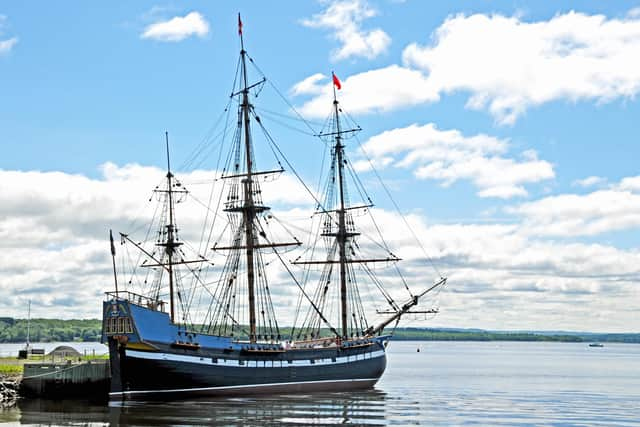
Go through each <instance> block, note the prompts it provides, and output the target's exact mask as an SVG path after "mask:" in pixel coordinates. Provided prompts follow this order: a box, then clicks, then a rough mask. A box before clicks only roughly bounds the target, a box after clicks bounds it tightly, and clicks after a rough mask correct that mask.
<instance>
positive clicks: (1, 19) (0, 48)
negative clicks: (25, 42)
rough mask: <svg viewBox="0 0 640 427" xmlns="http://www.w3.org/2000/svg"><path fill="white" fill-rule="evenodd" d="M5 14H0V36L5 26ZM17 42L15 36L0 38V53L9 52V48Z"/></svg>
mask: <svg viewBox="0 0 640 427" xmlns="http://www.w3.org/2000/svg"><path fill="white" fill-rule="evenodd" d="M6 22H7V16H6V15H1V14H0V36H1V35H3V33H4V28H5V26H6ZM16 43H18V38H17V37H11V38H9V39H6V40H0V55H3V54H7V53H9V52H11V49H13V47H14V46H15V45H16Z"/></svg>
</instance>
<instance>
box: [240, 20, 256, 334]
mask: <svg viewBox="0 0 640 427" xmlns="http://www.w3.org/2000/svg"><path fill="white" fill-rule="evenodd" d="M238 33H239V35H240V46H241V50H240V56H241V60H242V81H243V88H242V104H241V109H242V120H243V122H244V146H245V157H246V165H247V173H246V177H245V178H244V179H243V181H242V184H243V189H244V209H243V211H242V216H243V223H244V232H245V240H246V251H245V253H246V257H247V288H248V289H247V291H248V294H249V341H250V342H252V343H253V342H256V301H255V300H256V297H255V272H254V261H253V251H254V248H253V245H254V236H253V221H254V219H255V216H256V209H255V205H254V203H253V192H252V190H253V182H252V180H253V178H252V166H253V165H252V157H251V153H252V151H251V129H250V126H249V108H250V105H249V85H248V83H247V62H246V56H247V52H246V51H245V50H244V40H243V37H242V21H241V20H240V14H238Z"/></svg>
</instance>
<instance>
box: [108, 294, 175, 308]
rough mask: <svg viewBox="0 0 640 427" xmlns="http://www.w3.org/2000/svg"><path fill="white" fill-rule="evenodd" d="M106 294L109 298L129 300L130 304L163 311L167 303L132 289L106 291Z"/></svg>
mask: <svg viewBox="0 0 640 427" xmlns="http://www.w3.org/2000/svg"><path fill="white" fill-rule="evenodd" d="M105 295H107V299H108V300H120V301H127V302H129V303H130V304H135V305H139V306H140V307H145V308H150V309H152V310H156V311H161V312H163V313H164V309H165V305H166V304H167V303H166V302H165V301H162V300H159V299H157V298H151V297H147V296H144V295H140V294H136V293H134V292H130V291H111V292H105Z"/></svg>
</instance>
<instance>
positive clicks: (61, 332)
mask: <svg viewBox="0 0 640 427" xmlns="http://www.w3.org/2000/svg"><path fill="white" fill-rule="evenodd" d="M101 331H102V323H101V321H100V320H98V319H72V320H58V319H31V326H30V331H29V332H30V333H29V340H30V341H31V342H54V341H62V342H69V341H99V340H100V334H101ZM26 340H27V320H26V319H12V318H7V317H3V318H0V343H11V342H14V343H15V342H26Z"/></svg>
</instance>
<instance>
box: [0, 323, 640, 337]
mask: <svg viewBox="0 0 640 427" xmlns="http://www.w3.org/2000/svg"><path fill="white" fill-rule="evenodd" d="M195 329H196V330H197V329H198V328H195ZM281 330H282V335H283V336H284V337H286V336H287V335H288V334H289V333H290V328H282V329H281ZM101 331H102V325H101V321H100V320H99V319H71V320H60V319H31V325H30V331H29V341H31V342H71V341H100V334H101ZM391 332H392V331H391V330H386V331H385V333H389V334H390V333H391ZM393 339H395V340H406V341H409V340H411V341H555V342H594V341H599V342H619V343H640V333H622V334H620V333H616V334H609V333H589V332H537V331H524V332H523V331H485V330H481V329H453V328H452V329H449V328H447V329H444V328H397V329H395V331H393ZM26 340H27V320H26V319H13V318H11V317H0V343H21V342H26Z"/></svg>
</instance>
